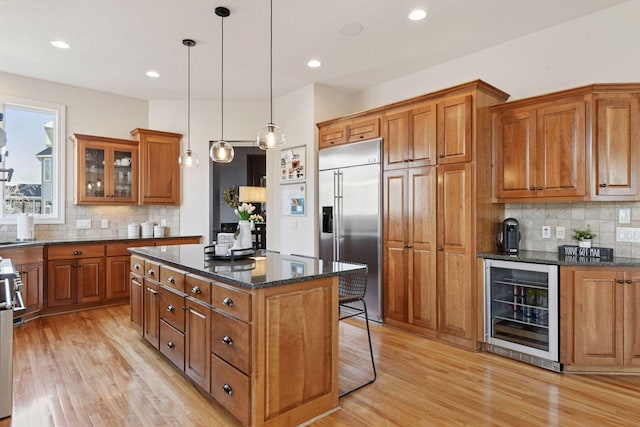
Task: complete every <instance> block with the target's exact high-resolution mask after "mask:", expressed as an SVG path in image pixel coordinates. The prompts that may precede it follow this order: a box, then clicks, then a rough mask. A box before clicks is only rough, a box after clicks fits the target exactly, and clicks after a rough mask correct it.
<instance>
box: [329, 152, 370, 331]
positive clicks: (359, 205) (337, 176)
mask: <svg viewBox="0 0 640 427" xmlns="http://www.w3.org/2000/svg"><path fill="white" fill-rule="evenodd" d="M380 148H381V140H380V139H375V140H370V141H363V142H358V143H354V144H346V145H342V146H337V147H331V148H327V149H323V150H321V151H320V154H319V157H318V170H319V185H318V188H319V199H318V202H319V203H318V204H319V206H320V221H321V224H320V258H322V259H331V260H335V261H351V262H359V263H362V264H367V266H368V267H369V277H368V280H367V292H366V295H365V301H366V303H367V309H368V311H369V317H370V319H373V320H376V321H380V320H381V307H382V304H381V301H382V295H381V270H382V215H381V212H382V211H381V208H382V201H381V196H382V195H381V187H380V186H381V176H382V169H381V165H380Z"/></svg>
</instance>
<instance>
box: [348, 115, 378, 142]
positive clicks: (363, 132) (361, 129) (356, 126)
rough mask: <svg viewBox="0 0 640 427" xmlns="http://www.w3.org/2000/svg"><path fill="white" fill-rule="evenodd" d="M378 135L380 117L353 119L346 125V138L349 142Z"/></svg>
mask: <svg viewBox="0 0 640 427" xmlns="http://www.w3.org/2000/svg"><path fill="white" fill-rule="evenodd" d="M379 136H380V118H379V117H366V118H363V119H360V120H354V121H353V122H351V123H349V125H348V126H347V140H348V141H349V142H358V141H365V140H367V139H373V138H378V137H379Z"/></svg>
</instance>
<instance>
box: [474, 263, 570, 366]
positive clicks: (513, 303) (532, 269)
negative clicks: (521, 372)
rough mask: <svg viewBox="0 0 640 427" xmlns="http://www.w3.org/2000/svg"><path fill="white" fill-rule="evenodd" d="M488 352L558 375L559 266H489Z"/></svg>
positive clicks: (486, 274)
mask: <svg viewBox="0 0 640 427" xmlns="http://www.w3.org/2000/svg"><path fill="white" fill-rule="evenodd" d="M484 268H485V280H484V283H485V328H484V341H485V345H484V347H485V349H486V350H488V351H491V352H494V353H498V354H501V355H503V356H507V357H511V358H514V359H517V360H521V361H523V362H527V363H531V364H534V365H537V366H540V367H543V368H546V369H550V370H554V371H560V370H561V369H562V366H561V365H560V362H559V360H560V358H559V338H558V337H559V333H558V313H559V310H558V266H557V265H548V264H533V263H527V262H516V261H502V260H485V262H484Z"/></svg>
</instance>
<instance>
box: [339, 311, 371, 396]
mask: <svg viewBox="0 0 640 427" xmlns="http://www.w3.org/2000/svg"><path fill="white" fill-rule="evenodd" d="M360 301H361V302H362V305H363V307H364V320H365V324H366V325H367V338H368V339H369V354H370V355H371V367H372V369H373V378H371V379H370V380H368V381H367V382H365V383H364V384H360V385H359V386H357V387H354V388H352V389H351V390H347V391H345V392H343V393H341V394H340V395H339V396H338V397H344V396H346V395H347V394H349V393H351V392H354V391H356V390H360V389H361V388H362V387H364V386H367V385H369V384H371V383H373V382H374V381H375V380H376V378H377V377H378V373H377V372H376V362H375V361H374V359H373V346H372V345H371V331H370V330H369V312H368V311H367V303H366V302H365V301H364V299H362V300H360Z"/></svg>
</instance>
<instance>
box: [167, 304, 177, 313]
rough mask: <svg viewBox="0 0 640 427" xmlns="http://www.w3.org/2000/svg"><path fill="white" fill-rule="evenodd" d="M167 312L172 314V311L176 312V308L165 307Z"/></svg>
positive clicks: (170, 305) (171, 306)
mask: <svg viewBox="0 0 640 427" xmlns="http://www.w3.org/2000/svg"><path fill="white" fill-rule="evenodd" d="M167 311H168V312H170V313H173V312H174V311H176V308H175V307H174V306H173V304H169V306H168V307H167Z"/></svg>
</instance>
